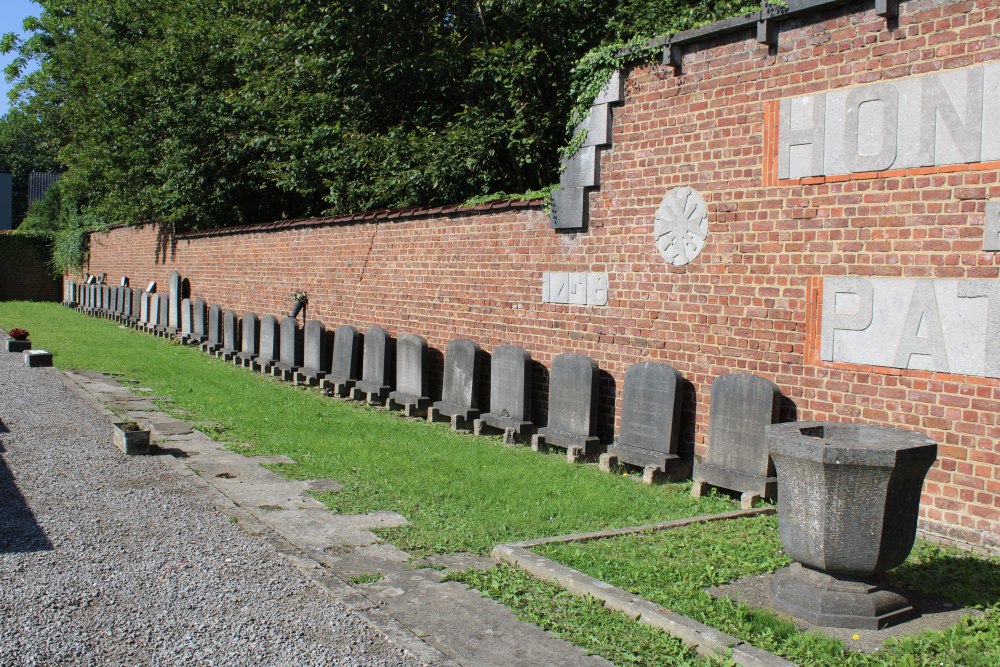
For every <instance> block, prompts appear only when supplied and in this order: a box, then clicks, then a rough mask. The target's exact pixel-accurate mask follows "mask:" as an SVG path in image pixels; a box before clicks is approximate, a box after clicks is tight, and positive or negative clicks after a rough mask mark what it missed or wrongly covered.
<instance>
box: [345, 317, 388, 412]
mask: <svg viewBox="0 0 1000 667" xmlns="http://www.w3.org/2000/svg"><path fill="white" fill-rule="evenodd" d="M393 352H394V350H393V345H392V337H391V336H390V335H389V332H388V331H386V330H385V329H382V328H381V327H368V330H367V331H365V352H364V363H363V364H362V369H361V381H360V382H358V383H357V384H356V385H355V386H354V389H353V390H352V391H351V398H353V399H355V400H360V399H361V398H362V396H363V397H364V399H365V400H366V401H367V402H369V403H382V402H384V401H385V400H386V398H388V396H389V392H390V391H391V390H392V382H393V379H394V378H395V376H396V372H395V355H394V354H393Z"/></svg>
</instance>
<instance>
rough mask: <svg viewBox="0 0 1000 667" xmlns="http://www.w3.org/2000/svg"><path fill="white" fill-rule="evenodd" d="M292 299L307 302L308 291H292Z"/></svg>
mask: <svg viewBox="0 0 1000 667" xmlns="http://www.w3.org/2000/svg"><path fill="white" fill-rule="evenodd" d="M292 299H294V300H295V301H298V302H300V303H303V304H306V303H309V293H308V292H301V291H299V292H292Z"/></svg>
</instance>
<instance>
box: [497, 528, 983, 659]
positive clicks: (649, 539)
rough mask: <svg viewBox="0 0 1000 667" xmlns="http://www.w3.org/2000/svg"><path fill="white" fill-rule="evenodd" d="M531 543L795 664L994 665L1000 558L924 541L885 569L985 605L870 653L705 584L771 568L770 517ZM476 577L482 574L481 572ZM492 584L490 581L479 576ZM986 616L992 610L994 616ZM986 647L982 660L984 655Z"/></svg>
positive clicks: (779, 563) (778, 562)
mask: <svg viewBox="0 0 1000 667" xmlns="http://www.w3.org/2000/svg"><path fill="white" fill-rule="evenodd" d="M536 551H537V552H538V553H540V554H541V555H544V556H546V557H548V558H551V559H553V560H556V561H558V562H560V563H563V564H565V565H568V566H569V567H572V568H574V569H577V570H580V571H581V572H584V573H586V574H589V575H591V576H593V577H596V578H598V579H601V580H603V581H607V582H609V583H611V584H614V585H615V586H618V587H620V588H623V589H625V590H627V591H630V592H632V593H635V594H637V595H639V596H641V597H643V598H645V599H647V600H650V601H652V602H655V603H657V604H659V605H662V606H663V607H666V608H667V609H670V610H672V611H676V612H679V613H681V614H684V615H686V616H689V617H691V618H694V619H695V620H697V621H699V622H702V623H706V624H708V625H711V626H713V627H716V628H718V629H720V630H722V631H723V632H725V633H727V634H731V635H734V636H736V637H740V638H741V639H743V640H745V641H747V642H749V643H751V644H753V645H754V646H757V647H759V648H762V649H764V650H767V651H770V652H772V653H777V654H779V655H782V656H785V657H787V658H788V659H790V660H792V661H794V662H797V663H799V664H801V665H815V666H818V667H819V666H822V667H826V666H828V665H848V666H851V667H855V666H857V667H862V666H863V667H871V666H874V665H928V666H929V665H986V664H991V665H996V664H997V663H998V662H1000V660H998V658H1000V627H998V625H997V623H996V621H997V620H998V617H1000V560H997V559H987V558H981V557H977V556H973V555H971V554H965V553H962V552H958V551H956V550H954V549H946V548H943V547H940V546H935V545H931V544H926V543H920V544H918V546H917V548H916V549H914V552H913V553H912V554H911V556H910V558H909V559H908V560H907V561H906V563H904V564H903V565H901V566H900V567H898V568H896V569H895V570H893V571H892V572H891V574H892V576H894V577H896V578H897V579H898V580H899V581H900V582H901V583H902V584H903V585H904V586H906V587H908V588H912V589H915V590H920V591H923V592H925V593H930V594H934V595H940V596H943V597H945V598H948V599H951V600H952V601H954V602H956V603H958V604H961V605H963V606H966V605H978V606H980V607H981V608H983V609H985V611H986V613H985V615H984V616H981V617H977V618H972V619H967V620H966V621H963V622H962V623H960V624H959V625H958V626H956V627H955V628H952V629H951V630H948V631H945V632H925V633H922V634H920V635H917V636H914V637H909V638H905V639H899V640H889V641H888V642H887V643H886V644H885V646H884V648H883V649H882V650H881V651H880V652H878V653H876V654H870V655H866V654H859V653H854V652H851V651H848V650H847V649H846V648H845V647H844V645H843V643H841V642H840V641H839V640H837V639H834V638H831V637H828V636H825V635H822V634H819V633H816V632H802V631H799V630H798V629H797V628H796V626H795V625H794V624H793V623H791V622H789V621H787V620H784V619H783V618H780V617H778V616H776V615H774V614H773V613H771V612H769V611H767V610H763V609H753V608H750V607H748V606H746V605H745V604H737V603H734V602H732V601H731V600H729V599H727V598H719V599H714V598H712V597H711V596H710V595H709V594H708V593H707V592H706V591H705V590H704V589H705V588H708V587H712V586H717V585H719V584H723V583H726V582H729V581H735V580H737V579H742V578H745V577H750V576H754V575H758V574H764V573H767V572H772V571H774V570H776V569H778V568H780V567H783V566H784V565H786V564H787V563H788V558H787V557H786V556H785V555H784V553H783V552H782V550H781V541H780V539H779V537H778V530H777V518H776V517H774V516H759V517H754V518H749V519H737V520H732V521H720V522H712V523H703V524H694V525H690V526H685V527H682V528H676V529H671V530H666V531H656V532H647V533H639V534H635V535H627V536H622V537H615V538H609V539H603V540H593V541H590V542H578V543H567V544H548V545H544V546H542V547H539V548H537V549H536ZM480 576H481V577H486V578H488V577H489V576H490V575H489V572H486V573H484V574H482V575H480ZM480 583H485V584H486V585H490V584H489V583H488V582H480ZM986 619H992V623H990V622H988V621H987V620H986ZM984 656H988V658H989V659H988V660H984Z"/></svg>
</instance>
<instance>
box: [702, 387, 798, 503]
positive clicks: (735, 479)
mask: <svg viewBox="0 0 1000 667" xmlns="http://www.w3.org/2000/svg"><path fill="white" fill-rule="evenodd" d="M780 399H781V392H780V391H779V390H778V387H777V386H776V385H775V384H774V383H773V382H770V381H768V380H765V379H764V378H761V377H757V376H756V375H751V374H749V373H734V374H730V375H722V376H720V377H717V378H716V379H715V381H714V382H713V383H712V397H711V401H712V403H711V407H710V409H709V415H708V420H709V423H708V454H707V455H706V457H705V461H704V462H703V463H695V465H694V471H693V472H692V477H693V478H694V487H693V489H692V493H693V494H694V495H696V496H699V495H701V494H703V493H704V492H705V490H706V486H707V485H709V484H710V485H712V486H718V487H721V488H723V489H729V490H731V491H739V492H740V493H742V494H743V506H744V507H746V508H749V507H750V506H751V505H752V504H753V502H754V500H756V499H758V498H761V497H763V498H773V497H774V496H775V493H776V491H777V479H776V478H775V475H774V465H773V464H772V463H771V459H770V458H769V457H768V454H767V434H766V431H765V429H766V427H767V425H768V424H773V423H774V422H776V421H777V420H778V414H779V410H780V408H781V402H780Z"/></svg>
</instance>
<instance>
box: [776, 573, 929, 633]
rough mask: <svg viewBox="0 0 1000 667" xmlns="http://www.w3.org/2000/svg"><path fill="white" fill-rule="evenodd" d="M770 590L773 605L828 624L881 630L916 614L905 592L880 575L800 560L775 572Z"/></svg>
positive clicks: (838, 626) (813, 621)
mask: <svg viewBox="0 0 1000 667" xmlns="http://www.w3.org/2000/svg"><path fill="white" fill-rule="evenodd" d="M770 594H771V606H772V607H773V608H774V609H776V610H778V611H781V612H784V613H786V614H790V615H792V616H794V617H796V618H801V619H802V620H804V621H807V622H808V623H812V624H813V625H821V626H826V627H834V628H857V629H862V630H881V629H882V628H885V627H888V626H890V625H896V624H897V623H902V622H903V621H907V620H909V619H911V618H913V616H914V615H915V614H916V611H915V610H914V608H913V605H911V604H910V602H909V600H907V599H906V596H904V595H903V594H902V593H900V592H898V591H896V590H894V589H892V588H891V587H889V586H888V585H887V584H886V583H885V582H883V581H881V580H880V579H877V578H874V579H870V580H864V579H855V578H849V577H839V576H836V575H832V574H828V573H825V572H818V571H816V570H812V569H810V568H807V567H803V566H802V565H801V564H799V563H792V565H791V566H790V567H787V568H784V569H781V570H778V572H776V573H775V575H774V578H773V579H772V580H771V585H770Z"/></svg>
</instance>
